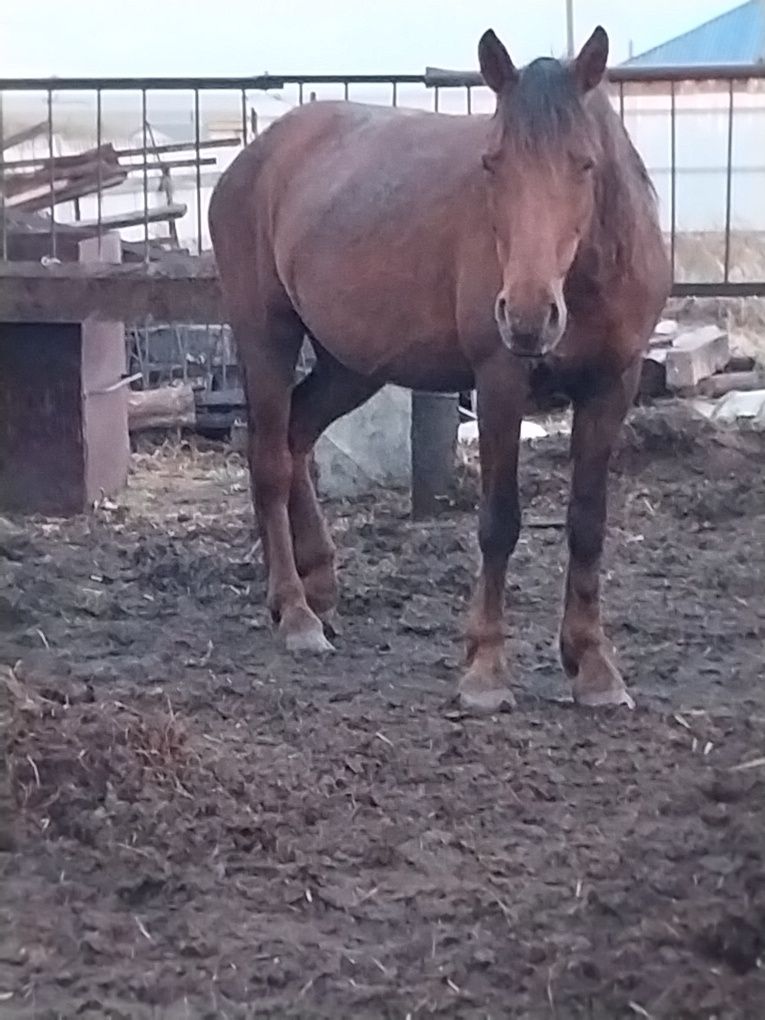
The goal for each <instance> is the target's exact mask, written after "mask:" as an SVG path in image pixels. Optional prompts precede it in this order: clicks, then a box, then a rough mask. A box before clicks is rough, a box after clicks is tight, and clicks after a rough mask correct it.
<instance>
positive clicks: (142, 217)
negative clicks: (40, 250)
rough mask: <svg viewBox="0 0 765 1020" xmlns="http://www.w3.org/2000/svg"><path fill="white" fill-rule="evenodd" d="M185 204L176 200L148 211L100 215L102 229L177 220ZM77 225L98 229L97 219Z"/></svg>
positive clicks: (183, 212) (185, 207)
mask: <svg viewBox="0 0 765 1020" xmlns="http://www.w3.org/2000/svg"><path fill="white" fill-rule="evenodd" d="M186 212H187V206H186V205H184V204H183V202H176V203H175V204H174V205H160V206H152V207H151V208H150V209H149V210H148V212H146V213H144V211H143V209H135V210H133V211H132V212H124V213H114V214H113V215H111V216H102V217H101V229H102V230H118V229H119V228H121V227H140V225H141V224H142V223H162V222H163V221H165V220H179V219H181V218H182V217H183V216H185V215H186ZM77 226H79V227H85V228H87V229H90V230H92V229H93V228H96V229H98V220H97V219H96V220H92V219H91V220H79V221H78V223H77Z"/></svg>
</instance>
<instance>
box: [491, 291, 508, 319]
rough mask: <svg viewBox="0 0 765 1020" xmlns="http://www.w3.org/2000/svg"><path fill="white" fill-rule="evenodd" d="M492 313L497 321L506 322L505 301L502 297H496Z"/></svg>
mask: <svg viewBox="0 0 765 1020" xmlns="http://www.w3.org/2000/svg"><path fill="white" fill-rule="evenodd" d="M494 314H495V315H496V317H497V322H507V301H506V300H505V298H503V297H498V298H497V304H496V307H495V310H494Z"/></svg>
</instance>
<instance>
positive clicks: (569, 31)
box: [566, 0, 574, 57]
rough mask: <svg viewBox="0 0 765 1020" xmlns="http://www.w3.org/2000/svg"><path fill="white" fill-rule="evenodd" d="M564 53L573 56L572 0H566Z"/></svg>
mask: <svg viewBox="0 0 765 1020" xmlns="http://www.w3.org/2000/svg"><path fill="white" fill-rule="evenodd" d="M566 53H567V54H568V55H569V57H573V56H574V0H566Z"/></svg>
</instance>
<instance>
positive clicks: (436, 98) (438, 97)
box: [433, 85, 441, 113]
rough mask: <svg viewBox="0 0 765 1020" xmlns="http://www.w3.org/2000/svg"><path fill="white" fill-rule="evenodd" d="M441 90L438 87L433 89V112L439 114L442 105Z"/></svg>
mask: <svg viewBox="0 0 765 1020" xmlns="http://www.w3.org/2000/svg"><path fill="white" fill-rule="evenodd" d="M440 100H441V89H440V88H439V87H438V85H436V87H435V88H434V89H433V112H434V113H438V108H439V106H440V105H441V103H440Z"/></svg>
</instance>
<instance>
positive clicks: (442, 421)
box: [411, 392, 459, 519]
mask: <svg viewBox="0 0 765 1020" xmlns="http://www.w3.org/2000/svg"><path fill="white" fill-rule="evenodd" d="M458 426H459V397H458V396H457V394H455V393H422V392H415V393H412V425H411V439H412V516H413V517H414V518H415V519H418V518H419V519H421V518H423V517H430V516H432V515H434V514H437V513H438V512H439V511H440V510H443V509H444V504H445V502H446V501H447V500H448V498H449V497H450V496H451V495H452V493H453V487H454V472H455V454H456V446H457V428H458Z"/></svg>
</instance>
